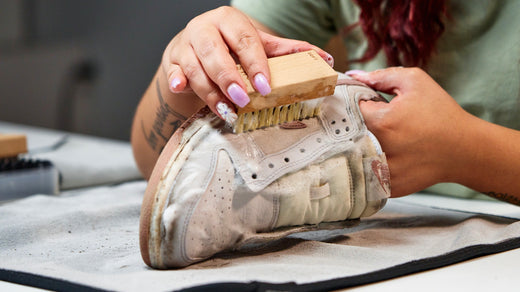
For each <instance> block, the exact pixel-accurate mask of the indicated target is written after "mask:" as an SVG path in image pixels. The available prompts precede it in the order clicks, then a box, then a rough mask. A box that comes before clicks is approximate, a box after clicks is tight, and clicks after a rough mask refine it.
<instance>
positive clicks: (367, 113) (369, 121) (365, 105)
mask: <svg viewBox="0 0 520 292" xmlns="http://www.w3.org/2000/svg"><path fill="white" fill-rule="evenodd" d="M390 106H391V105H390V104H389V103H386V102H380V101H373V100H361V101H360V102H359V110H360V111H361V115H363V119H364V120H365V124H366V125H367V127H368V128H369V129H371V128H372V126H373V124H374V123H375V122H377V121H379V120H382V119H383V117H384V116H385V114H386V112H388V111H389V110H390V109H389V108H390Z"/></svg>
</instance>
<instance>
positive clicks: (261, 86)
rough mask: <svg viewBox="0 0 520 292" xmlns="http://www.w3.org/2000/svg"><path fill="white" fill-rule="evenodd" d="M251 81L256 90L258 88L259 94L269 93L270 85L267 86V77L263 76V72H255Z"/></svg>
mask: <svg viewBox="0 0 520 292" xmlns="http://www.w3.org/2000/svg"><path fill="white" fill-rule="evenodd" d="M253 81H254V83H255V88H256V90H258V92H260V94H261V95H268V94H269V93H271V86H269V83H268V82H267V78H265V76H264V74H262V73H258V74H256V75H255V78H253Z"/></svg>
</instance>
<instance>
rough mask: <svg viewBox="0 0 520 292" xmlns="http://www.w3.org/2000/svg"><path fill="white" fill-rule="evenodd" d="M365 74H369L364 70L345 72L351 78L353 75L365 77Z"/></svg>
mask: <svg viewBox="0 0 520 292" xmlns="http://www.w3.org/2000/svg"><path fill="white" fill-rule="evenodd" d="M363 74H367V72H365V71H363V70H357V69H355V70H349V71H347V72H345V75H349V76H351V75H363Z"/></svg>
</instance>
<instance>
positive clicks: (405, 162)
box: [351, 67, 472, 197]
mask: <svg viewBox="0 0 520 292" xmlns="http://www.w3.org/2000/svg"><path fill="white" fill-rule="evenodd" d="M351 76H352V77H354V78H356V79H357V80H359V81H362V82H364V83H366V84H368V85H369V86H371V87H372V88H374V89H375V90H378V91H381V92H385V93H389V94H394V95H395V97H394V98H393V100H392V101H391V102H390V103H382V102H374V101H362V102H361V103H360V108H361V112H362V114H363V116H364V119H365V122H366V125H367V127H368V129H369V130H370V131H371V132H372V133H373V134H374V135H375V136H376V137H377V138H378V140H379V141H380V143H381V146H382V148H383V151H384V152H385V154H386V156H387V160H388V164H389V168H390V177H391V185H392V197H399V196H404V195H407V194H411V193H413V192H417V191H420V190H422V189H424V188H426V187H428V186H431V185H433V184H435V183H438V182H443V181H450V179H451V177H450V176H451V173H450V171H451V169H453V164H455V163H457V159H455V158H456V157H457V154H458V153H459V152H460V151H464V150H463V149H458V147H456V146H457V140H458V138H459V137H460V135H463V134H464V129H465V127H466V126H468V124H467V123H468V122H470V121H471V120H472V119H471V118H470V117H472V116H471V115H469V114H468V113H467V112H466V111H464V110H463V109H462V108H461V107H460V106H459V105H458V104H457V103H456V102H455V100H454V99H453V98H452V97H451V96H450V95H449V94H448V93H447V92H446V91H444V90H443V89H442V88H441V87H440V86H439V85H438V84H437V83H436V82H435V81H434V80H433V79H432V78H431V77H430V76H429V75H428V74H426V73H425V72H424V71H423V70H421V69H418V68H401V67H395V68H388V69H382V70H377V71H374V72H370V73H358V74H352V75H351Z"/></svg>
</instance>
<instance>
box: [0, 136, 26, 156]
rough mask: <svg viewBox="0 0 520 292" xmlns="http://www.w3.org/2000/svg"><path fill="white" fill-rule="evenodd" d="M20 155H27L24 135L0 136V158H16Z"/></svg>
mask: <svg viewBox="0 0 520 292" xmlns="http://www.w3.org/2000/svg"><path fill="white" fill-rule="evenodd" d="M21 153H27V138H26V137H25V135H18V134H0V158H6V157H16V156H18V154H21Z"/></svg>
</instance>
